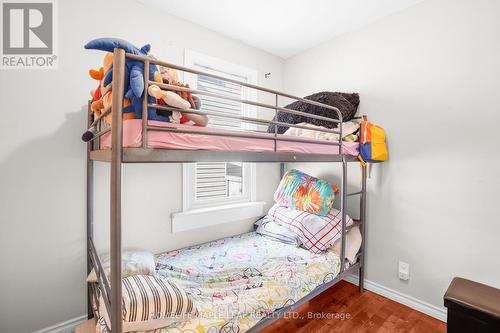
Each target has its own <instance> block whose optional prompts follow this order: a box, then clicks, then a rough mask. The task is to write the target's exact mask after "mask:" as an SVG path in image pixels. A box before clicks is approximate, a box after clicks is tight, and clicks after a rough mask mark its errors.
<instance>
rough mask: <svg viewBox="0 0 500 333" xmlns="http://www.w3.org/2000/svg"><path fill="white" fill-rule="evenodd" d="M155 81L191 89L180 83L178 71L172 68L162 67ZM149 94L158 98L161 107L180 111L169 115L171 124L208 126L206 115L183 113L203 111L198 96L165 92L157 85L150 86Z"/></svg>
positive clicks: (180, 92)
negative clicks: (165, 106)
mask: <svg viewBox="0 0 500 333" xmlns="http://www.w3.org/2000/svg"><path fill="white" fill-rule="evenodd" d="M154 81H156V82H162V83H165V84H169V85H174V86H178V87H183V88H189V85H188V84H183V83H180V82H179V80H178V75H177V71H176V70H175V69H172V68H167V67H160V68H159V72H157V74H156V75H155V79H154ZM148 94H149V95H150V96H153V97H154V98H156V102H157V103H158V104H160V105H168V106H171V107H173V108H177V109H179V111H172V112H171V114H170V115H169V117H170V121H171V122H174V123H181V124H182V123H188V122H193V123H194V124H195V125H197V126H206V125H207V123H208V118H207V116H206V115H202V114H193V113H185V114H183V113H182V110H187V109H193V110H200V109H201V100H200V98H199V97H198V96H196V95H193V94H191V93H189V92H186V91H173V90H172V91H170V90H163V89H161V88H160V87H159V86H157V85H155V84H152V85H150V86H149V88H148ZM157 112H158V113H159V114H162V112H165V111H164V110H158V111H157ZM168 112H170V111H168Z"/></svg>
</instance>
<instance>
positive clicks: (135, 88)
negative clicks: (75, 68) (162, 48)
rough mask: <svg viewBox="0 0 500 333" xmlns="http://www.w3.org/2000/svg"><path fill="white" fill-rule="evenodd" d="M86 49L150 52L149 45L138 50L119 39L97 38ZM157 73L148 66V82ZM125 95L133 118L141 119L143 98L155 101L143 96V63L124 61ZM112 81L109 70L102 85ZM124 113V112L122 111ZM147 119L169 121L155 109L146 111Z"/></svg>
mask: <svg viewBox="0 0 500 333" xmlns="http://www.w3.org/2000/svg"><path fill="white" fill-rule="evenodd" d="M85 48H86V49H94V50H101V51H107V52H113V50H114V49H115V48H120V49H123V50H124V51H125V52H127V53H131V54H136V55H142V56H148V55H149V51H150V50H151V45H149V44H146V45H144V46H143V47H142V48H140V49H139V48H138V47H136V46H134V45H133V44H131V43H129V42H127V41H125V40H123V39H119V38H98V39H94V40H92V41H90V42H88V43H87V44H86V45H85ZM156 72H158V67H157V66H156V65H154V64H150V65H149V80H154V78H155V73H156ZM124 74H125V94H124V98H128V99H130V101H131V110H132V112H134V114H135V118H137V119H141V118H142V101H143V98H148V103H154V102H155V99H154V97H152V96H145V94H144V62H142V61H139V60H133V59H129V58H127V59H125V73H124ZM112 80H113V71H112V70H109V71H108V72H107V73H106V74H105V76H104V78H103V84H104V85H105V86H107V85H108V84H111V82H112ZM124 112H125V110H124ZM148 118H149V119H150V120H159V121H170V119H169V117H168V116H165V115H159V114H158V113H157V112H156V110H155V109H153V108H149V109H148Z"/></svg>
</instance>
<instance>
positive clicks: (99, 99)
mask: <svg viewBox="0 0 500 333" xmlns="http://www.w3.org/2000/svg"><path fill="white" fill-rule="evenodd" d="M112 67H113V54H112V53H109V52H107V53H106V55H105V56H104V61H103V66H102V67H101V68H99V69H98V70H97V69H91V70H89V75H90V77H91V78H93V79H94V80H97V81H99V85H98V86H97V88H96V89H95V90H94V91H93V92H92V94H91V95H92V103H91V104H90V109H91V110H92V111H93V112H94V113H95V115H96V117H98V116H99V115H100V114H101V112H103V111H104V110H106V109H107V108H108V107H109V106H111V104H112V102H113V91H112V90H111V83H110V84H109V85H107V86H105V85H104V83H103V79H104V76H105V75H106V73H107V72H108V71H110V70H112ZM129 105H130V100H129V99H128V98H124V99H123V107H124V108H125V107H127V106H129ZM111 118H112V116H111V113H109V114H107V115H106V116H104V123H106V124H107V125H111ZM128 119H135V116H134V113H124V114H123V120H128Z"/></svg>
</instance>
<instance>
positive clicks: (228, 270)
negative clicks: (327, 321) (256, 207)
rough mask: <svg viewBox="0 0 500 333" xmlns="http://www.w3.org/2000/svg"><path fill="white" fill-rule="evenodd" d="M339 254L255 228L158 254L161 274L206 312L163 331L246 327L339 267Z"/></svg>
mask: <svg viewBox="0 0 500 333" xmlns="http://www.w3.org/2000/svg"><path fill="white" fill-rule="evenodd" d="M339 266H340V262H339V259H338V256H337V255H335V254H334V253H333V252H331V251H327V252H325V253H322V254H314V253H311V252H309V251H307V250H305V249H302V248H298V247H294V246H292V245H287V244H284V243H280V242H277V241H274V240H271V239H268V238H266V237H264V236H261V235H259V234H256V233H254V232H251V233H247V234H243V235H238V236H234V237H229V238H225V239H222V240H218V241H214V242H210V243H206V244H202V245H198V246H192V247H188V248H185V249H182V250H177V251H171V252H166V253H163V254H160V255H158V256H157V271H158V274H159V276H160V277H164V278H168V279H172V280H174V281H175V282H176V283H178V284H179V285H180V286H182V287H183V288H184V289H185V290H186V291H187V292H188V293H189V294H190V295H191V296H192V298H193V301H194V303H195V305H196V306H197V308H198V310H199V312H200V316H199V317H198V318H196V319H192V320H190V321H186V322H183V323H179V324H177V325H174V326H169V327H166V328H163V329H161V330H157V332H161V333H172V332H196V333H198V332H200V333H201V332H210V333H216V332H224V333H229V332H243V331H246V330H248V329H249V328H251V327H252V326H253V325H255V324H256V323H257V322H258V321H259V320H260V319H262V318H263V317H264V316H266V315H267V314H269V313H271V312H273V311H275V310H277V309H279V308H281V307H283V306H286V305H289V304H292V303H294V302H296V301H297V300H299V299H300V298H302V297H304V296H305V295H307V294H308V293H310V292H311V291H312V290H313V289H314V288H316V287H317V286H318V285H320V284H323V283H325V282H328V281H330V280H332V279H333V278H334V277H335V276H336V275H337V274H338V272H339Z"/></svg>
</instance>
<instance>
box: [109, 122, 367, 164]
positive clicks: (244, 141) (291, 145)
mask: <svg viewBox="0 0 500 333" xmlns="http://www.w3.org/2000/svg"><path fill="white" fill-rule="evenodd" d="M148 124H149V125H152V126H162V127H176V128H186V129H193V128H194V129H196V130H199V131H203V132H207V133H210V132H211V131H214V129H213V128H208V127H193V126H190V125H179V124H173V123H166V122H160V121H154V120H150V121H149V122H148ZM216 131H217V132H218V133H220V132H225V133H228V134H231V133H241V132H239V131H231V130H221V129H217V130H216ZM258 135H259V137H262V139H261V138H239V137H232V136H214V135H209V134H189V133H176V132H166V131H154V130H149V131H148V146H149V147H151V148H166V149H180V150H214V151H249V152H273V151H274V142H273V140H269V139H266V138H274V135H273V134H270V133H258ZM282 137H286V138H290V136H289V135H281V134H279V135H278V140H277V142H276V151H279V152H291V153H306V154H338V153H339V147H338V146H334V145H329V144H325V143H323V142H322V141H318V143H305V142H291V141H283V140H279V139H280V138H282ZM141 146H142V120H140V119H133V120H126V121H124V123H123V147H125V148H137V147H141ZM342 146H343V147H342V151H343V153H344V154H348V155H353V156H357V155H358V148H359V143H358V142H343V143H342ZM110 147H111V133H110V132H108V133H106V134H104V135H103V136H102V137H101V149H109V148H110Z"/></svg>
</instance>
